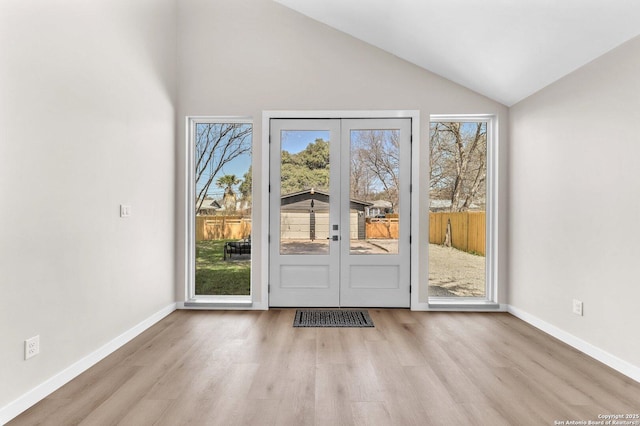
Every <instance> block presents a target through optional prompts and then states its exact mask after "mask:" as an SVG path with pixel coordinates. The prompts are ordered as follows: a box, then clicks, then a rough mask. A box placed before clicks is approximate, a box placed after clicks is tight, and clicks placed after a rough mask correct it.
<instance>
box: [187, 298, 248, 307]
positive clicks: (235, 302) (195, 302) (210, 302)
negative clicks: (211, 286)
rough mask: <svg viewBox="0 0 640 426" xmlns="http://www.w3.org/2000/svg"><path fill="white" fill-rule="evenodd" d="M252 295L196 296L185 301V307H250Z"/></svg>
mask: <svg viewBox="0 0 640 426" xmlns="http://www.w3.org/2000/svg"><path fill="white" fill-rule="evenodd" d="M252 306H253V302H252V301H251V296H196V297H194V298H193V299H189V300H187V301H186V302H184V308H185V309H233V308H241V309H248V308H251V307H252Z"/></svg>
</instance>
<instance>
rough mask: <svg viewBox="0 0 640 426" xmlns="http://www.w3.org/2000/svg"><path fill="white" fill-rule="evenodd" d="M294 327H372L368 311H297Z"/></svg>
mask: <svg viewBox="0 0 640 426" xmlns="http://www.w3.org/2000/svg"><path fill="white" fill-rule="evenodd" d="M293 326H294V327H374V325H373V321H371V317H370V316H369V311H367V310H366V309H365V310H348V311H343V310H341V309H329V310H327V309H324V310H320V309H298V310H297V311H296V317H295V318H294V320H293Z"/></svg>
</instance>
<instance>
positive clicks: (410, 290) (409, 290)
mask: <svg viewBox="0 0 640 426" xmlns="http://www.w3.org/2000/svg"><path fill="white" fill-rule="evenodd" d="M409 294H411V286H409Z"/></svg>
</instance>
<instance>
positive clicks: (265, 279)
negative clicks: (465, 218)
mask: <svg viewBox="0 0 640 426" xmlns="http://www.w3.org/2000/svg"><path fill="white" fill-rule="evenodd" d="M296 118H298V119H313V118H317V119H332V118H333V119H350V118H365V119H366V118H409V119H411V138H412V144H411V146H412V152H411V169H412V170H413V173H412V175H411V187H412V191H411V195H410V200H411V222H410V229H411V231H410V233H411V235H412V239H411V243H410V250H411V257H410V262H411V268H410V277H411V278H410V299H411V302H410V303H411V309H412V310H423V309H425V308H427V307H428V306H422V305H426V304H425V303H424V302H423V303H420V302H419V288H420V286H419V282H420V273H421V272H426V270H425V271H420V270H419V265H420V264H423V265H425V264H426V262H427V250H419V249H418V248H419V246H420V245H423V244H426V242H425V241H426V238H425V237H424V236H425V235H428V232H427V231H428V229H427V227H428V221H427V223H426V224H424V222H425V221H422V222H423V223H422V224H421V223H420V221H419V220H418V219H419V217H420V214H419V212H420V211H421V210H422V211H427V210H426V208H425V206H421V205H420V201H421V200H420V199H421V198H422V202H423V203H424V202H425V198H426V197H419V194H420V191H421V187H420V175H421V172H420V170H421V169H420V158H421V154H420V111H418V110H382V111H286V110H276V111H263V113H262V132H261V133H262V141H263V142H264V144H263V147H265V146H268V145H267V142H268V141H269V133H270V120H271V119H296ZM269 151H270V149H268V148H267V149H263V150H262V159H261V160H262V161H261V166H262V173H261V176H270V172H271V170H270V161H269V159H270V158H269ZM261 185H262V188H261V189H262V191H261V193H262V197H261V200H260V202H261V205H262V211H263V212H265V211H266V212H268V211H269V185H270V182H269V179H262V182H261ZM421 208H422V209H421ZM269 219H270V215H269V214H262V215H261V224H260V225H261V226H260V228H261V237H262V238H261V242H262V246H261V251H262V253H265V254H266V255H265V256H264V257H263V262H262V265H261V267H260V269H261V271H260V278H261V279H260V282H261V285H260V305H262V306H263V307H264V308H266V309H268V308H269V268H270V264H271V258H270V255H269V232H270V229H269ZM421 227H423V228H424V229H421ZM425 247H426V246H425ZM425 291H426V290H425Z"/></svg>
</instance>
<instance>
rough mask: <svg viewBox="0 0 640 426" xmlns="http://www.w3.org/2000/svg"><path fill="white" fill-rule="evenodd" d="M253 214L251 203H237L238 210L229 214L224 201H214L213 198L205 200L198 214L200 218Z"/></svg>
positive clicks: (243, 201)
mask: <svg viewBox="0 0 640 426" xmlns="http://www.w3.org/2000/svg"><path fill="white" fill-rule="evenodd" d="M250 213H251V203H250V202H248V201H246V200H239V201H236V208H235V210H234V211H232V212H229V211H228V210H227V206H226V205H225V204H224V203H223V202H222V200H214V199H213V198H210V199H205V200H204V202H203V203H202V206H201V207H200V209H199V210H198V212H197V215H199V216H213V215H224V214H233V215H247V214H250Z"/></svg>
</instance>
